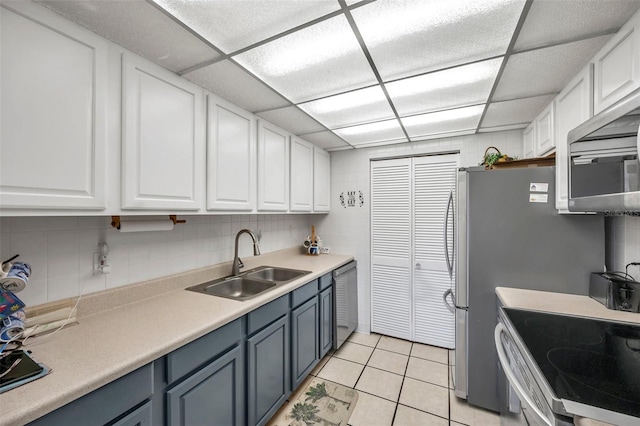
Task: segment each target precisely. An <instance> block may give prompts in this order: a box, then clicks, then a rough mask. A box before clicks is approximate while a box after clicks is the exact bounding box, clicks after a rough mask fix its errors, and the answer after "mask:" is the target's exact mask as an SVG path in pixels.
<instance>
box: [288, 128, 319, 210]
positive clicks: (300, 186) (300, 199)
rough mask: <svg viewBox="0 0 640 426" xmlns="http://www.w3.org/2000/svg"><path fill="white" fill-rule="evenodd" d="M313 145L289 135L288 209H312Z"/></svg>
mask: <svg viewBox="0 0 640 426" xmlns="http://www.w3.org/2000/svg"><path fill="white" fill-rule="evenodd" d="M313 148H314V145H312V144H310V143H309V142H306V141H304V140H302V139H300V138H298V137H296V136H291V198H290V203H289V210H291V211H292V212H310V211H311V210H312V209H313Z"/></svg>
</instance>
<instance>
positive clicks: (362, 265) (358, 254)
mask: <svg viewBox="0 0 640 426" xmlns="http://www.w3.org/2000/svg"><path fill="white" fill-rule="evenodd" d="M488 146H495V147H497V148H498V149H500V151H501V152H502V153H503V154H508V155H510V156H522V131H521V130H512V131H506V132H496V133H481V134H477V135H470V136H460V137H454V138H443V139H434V140H430V141H425V142H415V143H407V144H398V145H391V146H383V147H379V148H366V149H356V150H349V151H334V152H332V153H331V213H330V214H329V215H328V216H326V217H324V218H320V220H319V221H318V226H317V232H318V234H319V235H320V236H321V237H322V240H323V242H324V244H325V245H327V246H330V247H331V252H332V253H341V254H352V255H353V256H354V257H355V258H356V260H357V261H358V320H359V321H358V322H359V325H358V330H359V331H361V332H365V333H368V332H369V331H370V328H371V319H370V318H371V314H370V298H371V286H370V281H371V280H370V273H371V271H370V268H371V264H370V257H371V246H370V232H371V227H370V208H369V207H370V201H371V200H370V198H369V197H370V186H369V162H370V160H371V159H373V158H387V157H399V156H412V155H421V154H428V153H437V152H450V151H459V152H460V165H461V166H475V165H478V163H480V162H481V161H482V156H483V154H484V151H485V149H486V148H487V147H488ZM348 191H356V193H357V192H358V191H362V193H363V196H364V205H363V206H362V207H359V205H358V203H356V207H346V208H344V207H342V206H341V205H340V200H339V197H340V194H341V193H344V195H345V197H346V195H347V192H348Z"/></svg>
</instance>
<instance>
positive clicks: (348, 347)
mask: <svg viewBox="0 0 640 426" xmlns="http://www.w3.org/2000/svg"><path fill="white" fill-rule="evenodd" d="M452 365H453V356H452V354H451V353H449V351H448V350H447V349H443V348H438V347H434V346H428V345H422V344H420V343H412V342H408V341H405V340H401V339H395V338H393V337H387V336H380V335H376V334H370V335H368V334H360V333H353V334H352V335H351V337H350V338H349V340H348V341H347V342H345V343H344V344H343V345H342V347H341V348H340V349H339V350H338V351H336V352H335V353H332V354H329V355H327V356H326V357H325V358H324V359H323V360H322V361H321V362H320V363H319V364H318V366H317V367H316V368H315V369H314V370H313V371H312V372H311V374H312V375H314V376H318V377H321V378H323V379H326V380H330V381H333V382H336V383H341V384H343V385H345V386H349V387H352V388H355V389H357V390H358V393H359V396H358V403H357V405H356V408H355V411H354V412H353V414H352V415H351V418H350V419H349V425H350V426H392V425H394V426H412V425H416V426H430V425H435V426H439V425H452V426H460V425H469V426H476V425H479V426H480V425H481V426H491V425H496V426H497V425H499V424H500V417H499V416H498V415H497V414H495V413H493V412H490V411H486V410H482V409H479V408H476V407H473V406H471V405H469V404H467V403H466V402H465V401H463V400H460V399H458V398H457V397H456V396H455V394H454V393H453V384H452V376H451V372H452V368H451V367H452Z"/></svg>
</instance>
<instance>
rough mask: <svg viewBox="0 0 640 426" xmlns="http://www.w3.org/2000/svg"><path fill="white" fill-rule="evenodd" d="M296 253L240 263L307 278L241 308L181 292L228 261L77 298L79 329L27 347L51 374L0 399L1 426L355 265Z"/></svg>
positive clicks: (226, 267) (218, 273) (222, 272)
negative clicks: (296, 272)
mask: <svg viewBox="0 0 640 426" xmlns="http://www.w3.org/2000/svg"><path fill="white" fill-rule="evenodd" d="M300 252H301V250H300V249H298V248H293V249H288V250H281V251H277V252H273V253H267V254H264V255H261V256H254V257H246V258H243V261H244V263H245V270H248V269H251V268H255V267H257V266H261V265H271V266H279V267H285V268H292V269H301V270H307V271H311V274H308V275H305V276H304V277H301V278H299V279H297V280H295V281H292V282H290V283H288V284H285V285H282V286H280V287H277V288H275V289H274V290H271V291H268V292H266V293H265V294H263V295H259V296H257V297H255V298H253V299H250V300H246V301H235V300H231V299H224V298H220V297H215V296H210V295H206V294H200V293H195V292H192V291H185V290H184V289H185V288H186V287H189V286H192V285H196V284H200V283H203V282H207V281H210V280H213V279H216V278H220V277H223V276H226V275H229V273H230V271H231V263H230V262H227V263H224V264H220V265H215V266H212V267H209V268H203V269H198V270H194V271H189V272H185V273H182V274H177V275H173V276H170V277H165V278H161V279H156V280H150V281H147V282H143V283H139V284H134V285H131V286H126V287H122V288H118V289H114V290H108V291H105V292H100V293H94V294H90V295H87V296H83V298H82V300H81V301H80V302H79V304H78V312H77V317H78V322H79V324H78V325H75V326H72V327H69V328H65V329H62V330H60V331H59V332H57V333H55V334H54V335H50V336H49V337H47V335H44V336H38V337H34V338H31V339H29V340H28V341H27V343H26V345H27V347H26V349H29V350H31V351H32V356H33V358H34V359H35V360H36V361H38V362H41V363H43V364H45V365H46V366H47V367H49V368H51V369H52V372H51V373H50V374H49V375H47V376H45V377H43V378H40V379H38V380H34V381H33V382H30V383H27V384H25V385H23V386H20V387H18V388H15V389H12V390H10V391H7V392H5V393H3V394H0V407H1V411H2V415H1V416H0V426H4V425H16V424H24V423H27V422H30V421H33V420H35V419H36V418H38V417H41V416H43V415H45V414H47V413H49V412H51V411H53V410H55V409H57V408H59V407H61V406H63V405H65V404H67V403H69V402H71V401H73V400H75V399H77V398H80V397H81V396H83V395H85V394H88V393H89V392H91V391H93V390H95V389H97V388H99V387H101V386H103V385H105V384H107V383H109V382H111V381H113V380H115V379H117V378H119V377H122V376H124V375H125V374H127V373H130V372H131V371H133V370H135V369H137V368H139V367H142V366H144V365H146V364H148V363H149V362H151V361H154V360H155V359H158V358H160V357H162V356H164V355H166V354H168V353H169V352H172V351H173V350H175V349H177V348H179V347H181V346H183V345H185V344H187V343H189V342H191V341H193V340H195V339H197V338H199V337H201V336H204V335H205V334H207V333H209V332H211V331H213V330H215V329H217V328H219V327H221V326H222V325H224V324H227V323H229V322H231V321H233V320H234V319H236V318H239V317H241V316H243V315H245V314H246V313H248V312H250V311H252V310H254V309H256V308H258V307H260V306H262V305H264V304H265V303H267V302H270V301H272V300H274V299H277V298H278V297H280V296H282V295H283V294H286V293H289V292H290V291H292V290H294V289H296V288H298V287H300V286H302V285H303V284H305V283H307V282H309V281H312V280H314V279H316V278H318V277H319V276H321V275H324V274H326V273H328V272H331V271H332V270H334V269H336V268H337V267H339V266H342V265H344V264H346V263H348V262H349V261H351V260H352V259H353V257H352V256H347V255H337V254H329V255H325V254H323V255H320V256H306V255H303V254H300ZM169 307H170V308H169ZM8 407H10V409H9V408H8Z"/></svg>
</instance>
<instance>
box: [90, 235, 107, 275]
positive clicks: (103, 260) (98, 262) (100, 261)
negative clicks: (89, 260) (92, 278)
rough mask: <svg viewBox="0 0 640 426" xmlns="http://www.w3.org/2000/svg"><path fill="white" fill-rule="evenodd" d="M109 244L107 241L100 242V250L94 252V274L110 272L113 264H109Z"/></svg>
mask: <svg viewBox="0 0 640 426" xmlns="http://www.w3.org/2000/svg"><path fill="white" fill-rule="evenodd" d="M108 256H109V246H108V245H107V243H99V244H98V251H96V252H94V253H93V275H102V274H108V273H109V272H111V266H109V265H108V263H107V261H108V260H109V258H108Z"/></svg>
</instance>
